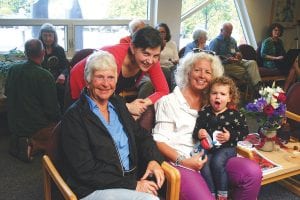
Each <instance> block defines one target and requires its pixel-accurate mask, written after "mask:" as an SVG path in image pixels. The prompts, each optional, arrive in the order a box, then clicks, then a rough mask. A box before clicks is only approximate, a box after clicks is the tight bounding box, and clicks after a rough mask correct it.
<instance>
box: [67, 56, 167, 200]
mask: <svg viewBox="0 0 300 200" xmlns="http://www.w3.org/2000/svg"><path fill="white" fill-rule="evenodd" d="M117 74H118V72H117V64H116V62H115V59H114V56H113V55H112V54H110V53H108V52H105V51H99V52H95V53H93V54H91V56H89V57H88V59H87V62H86V66H85V69H84V79H85V81H86V87H85V88H84V90H83V92H82V93H81V96H80V98H79V99H78V100H77V101H76V102H75V103H74V104H73V105H72V106H71V107H70V108H69V109H68V110H67V111H66V113H65V115H64V117H63V119H62V122H61V148H62V151H63V152H62V153H61V155H63V158H64V159H63V160H65V161H66V165H65V170H63V171H64V172H67V173H66V174H65V176H66V177H67V178H66V180H67V182H68V184H69V185H70V187H71V188H72V190H73V191H74V192H75V194H76V195H77V196H78V197H79V198H80V199H84V200H102V199H103V200H104V199H107V197H109V199H112V200H114V199H115V200H117V199H123V200H132V199H136V200H137V199H147V200H157V199H158V197H157V196H156V195H157V191H158V189H159V188H160V187H161V186H162V184H163V182H164V172H163V170H162V168H161V167H160V164H159V163H161V162H162V161H163V157H162V156H161V154H160V152H159V150H158V149H157V147H156V145H155V142H154V141H153V139H152V136H151V135H150V134H149V133H147V132H146V130H145V129H143V128H141V127H140V126H139V125H138V124H137V123H136V121H135V120H134V119H133V118H132V116H131V114H130V113H129V111H128V109H127V107H126V105H125V102H124V100H123V99H122V98H121V97H119V96H117V95H114V93H115V89H116V84H117ZM138 155H139V156H138ZM139 159H141V160H142V162H143V163H146V164H147V169H146V172H143V177H138V175H137V174H138V172H137V170H138V169H139V170H140V167H138V163H139V162H140V160H139ZM150 174H153V175H154V176H155V178H156V180H157V181H156V182H154V181H149V180H146V178H147V177H148V176H149V175H150Z"/></svg>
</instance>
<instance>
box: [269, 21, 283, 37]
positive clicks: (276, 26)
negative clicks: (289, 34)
mask: <svg viewBox="0 0 300 200" xmlns="http://www.w3.org/2000/svg"><path fill="white" fill-rule="evenodd" d="M275 28H278V29H279V31H280V35H279V37H281V36H282V34H283V31H284V28H283V26H282V25H281V24H279V23H273V24H271V26H270V27H269V29H268V36H270V37H272V31H273V30H274V29H275Z"/></svg>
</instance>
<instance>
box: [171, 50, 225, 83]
mask: <svg viewBox="0 0 300 200" xmlns="http://www.w3.org/2000/svg"><path fill="white" fill-rule="evenodd" d="M199 60H208V61H209V62H211V68H212V78H216V77H220V76H222V75H223V74H224V67H223V65H222V63H221V61H220V59H219V57H218V56H213V55H211V54H208V53H205V52H199V53H194V52H189V53H188V54H187V55H186V56H185V57H183V58H182V59H180V61H179V65H178V67H177V70H176V73H175V80H176V84H177V85H178V86H179V87H180V88H183V87H185V86H187V85H188V84H189V77H188V76H189V73H190V72H191V71H192V69H193V68H194V66H195V63H196V62H197V61H199Z"/></svg>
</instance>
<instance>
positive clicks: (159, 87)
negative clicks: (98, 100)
mask: <svg viewBox="0 0 300 200" xmlns="http://www.w3.org/2000/svg"><path fill="white" fill-rule="evenodd" d="M161 44H162V42H161V37H160V34H159V32H158V31H157V30H156V29H154V28H152V27H145V28H142V29H140V30H138V31H137V32H135V33H134V34H133V36H132V40H131V42H130V43H121V44H117V45H113V46H106V47H103V48H101V49H102V50H104V51H108V52H110V53H111V54H113V55H114V57H115V59H116V62H117V65H118V81H117V88H116V93H117V94H121V95H122V94H123V92H124V91H132V90H133V91H134V92H135V91H137V90H138V85H139V83H140V80H141V78H142V77H143V76H144V75H145V74H148V75H149V77H150V80H151V82H152V84H153V86H154V89H155V91H154V93H152V94H151V95H150V96H147V97H146V98H143V99H141V98H138V99H137V97H136V96H134V97H133V98H132V99H130V100H131V101H130V100H128V103H127V107H128V109H129V111H130V113H131V114H132V115H134V116H135V118H139V117H140V116H141V114H142V113H143V112H144V111H145V110H146V109H147V107H148V106H149V105H152V104H153V103H155V102H156V101H157V100H158V99H159V98H161V97H162V96H164V95H166V94H168V93H169V88H168V84H167V82H166V79H165V77H164V74H163V72H162V69H161V67H160V64H159V55H160V51H161ZM85 64H86V58H85V59H83V60H81V61H80V62H78V63H77V64H76V65H75V66H74V67H73V68H72V70H71V74H70V89H71V96H72V99H74V100H75V99H78V98H79V95H80V92H81V90H82V89H83V88H84V86H85V81H84V76H83V71H84V66H85Z"/></svg>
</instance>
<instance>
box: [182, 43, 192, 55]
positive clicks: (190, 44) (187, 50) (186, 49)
mask: <svg viewBox="0 0 300 200" xmlns="http://www.w3.org/2000/svg"><path fill="white" fill-rule="evenodd" d="M193 48H194V45H193V43H189V44H187V45H186V46H185V49H184V56H185V55H186V54H188V53H189V52H193Z"/></svg>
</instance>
